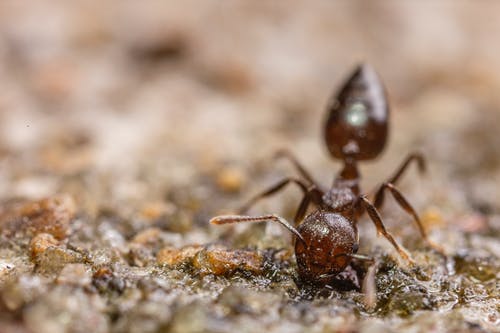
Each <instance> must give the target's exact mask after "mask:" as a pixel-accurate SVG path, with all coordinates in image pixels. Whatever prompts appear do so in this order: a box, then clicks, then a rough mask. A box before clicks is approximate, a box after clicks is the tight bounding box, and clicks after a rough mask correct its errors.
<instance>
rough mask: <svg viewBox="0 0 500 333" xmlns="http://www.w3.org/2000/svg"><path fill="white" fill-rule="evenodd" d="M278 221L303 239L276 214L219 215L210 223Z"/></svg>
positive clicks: (300, 237)
mask: <svg viewBox="0 0 500 333" xmlns="http://www.w3.org/2000/svg"><path fill="white" fill-rule="evenodd" d="M267 221H271V222H278V223H280V224H281V225H282V226H284V227H285V228H287V229H288V230H289V231H291V232H292V233H293V234H294V235H295V236H297V237H298V238H299V239H300V240H301V241H303V242H305V241H304V238H302V236H301V234H300V233H299V232H298V231H297V229H295V227H293V226H292V225H291V224H290V223H288V222H287V220H285V219H284V218H282V217H280V216H277V215H262V216H244V215H221V216H216V217H214V218H212V219H211V220H210V223H212V224H228V223H240V222H267Z"/></svg>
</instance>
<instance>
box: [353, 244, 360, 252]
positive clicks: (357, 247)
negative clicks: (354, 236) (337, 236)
mask: <svg viewBox="0 0 500 333" xmlns="http://www.w3.org/2000/svg"><path fill="white" fill-rule="evenodd" d="M358 249H359V245H358V244H354V245H353V246H352V253H357V252H358Z"/></svg>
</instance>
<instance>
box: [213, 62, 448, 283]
mask: <svg viewBox="0 0 500 333" xmlns="http://www.w3.org/2000/svg"><path fill="white" fill-rule="evenodd" d="M328 112H329V114H328V118H327V120H326V125H325V130H324V137H325V141H326V145H327V147H328V150H329V151H330V154H331V155H332V156H333V157H334V158H336V159H339V160H341V161H342V162H343V164H344V166H343V168H342V170H341V171H340V173H339V174H338V175H337V176H336V177H335V180H334V182H333V185H332V187H331V188H330V189H328V190H324V189H322V188H321V186H319V185H318V184H317V182H315V181H314V179H313V178H312V177H311V175H310V174H309V172H307V171H306V170H305V169H304V167H302V165H301V164H300V163H299V162H298V160H297V159H296V158H295V157H294V156H293V155H292V154H291V153H290V152H288V151H280V152H278V154H277V155H278V156H280V157H285V158H288V159H289V160H290V161H291V162H292V163H293V165H294V166H295V167H296V168H297V170H298V172H299V173H300V175H301V176H302V178H303V179H299V178H285V179H283V180H282V181H281V182H279V183H278V184H276V185H274V186H273V187H271V188H269V189H268V190H266V191H264V192H262V193H260V194H258V195H256V196H255V197H253V198H252V199H251V200H250V201H249V202H248V203H247V204H246V205H245V206H243V207H242V209H241V211H240V213H241V214H244V212H245V211H247V210H248V209H249V208H250V206H252V205H253V204H255V203H256V202H257V201H258V200H260V199H262V198H264V197H268V196H270V195H273V194H275V193H276V192H278V191H280V190H281V189H283V188H284V187H285V186H286V185H287V184H291V183H294V184H296V185H298V186H299V187H300V189H301V190H302V192H303V193H304V197H303V199H302V201H301V203H300V205H299V207H298V210H297V213H296V214H295V219H294V222H295V226H293V225H291V224H290V223H288V222H287V221H286V220H285V219H284V218H282V217H279V216H277V215H263V216H245V215H223V216H217V217H214V218H212V219H211V221H210V222H211V223H213V224H227V223H238V222H264V221H273V222H278V223H281V224H282V225H283V226H284V227H286V228H287V229H288V230H289V231H291V232H292V233H293V234H294V235H295V256H296V260H297V266H298V273H299V277H300V278H301V279H302V280H303V281H306V282H309V283H323V282H326V281H328V280H329V279H330V278H332V277H334V276H335V275H337V274H338V273H340V272H342V271H343V270H344V269H345V268H346V266H347V265H348V264H349V263H350V261H351V260H352V259H361V260H372V259H370V258H369V257H365V256H362V255H358V254H356V253H357V250H358V242H359V237H358V228H357V221H358V219H359V217H360V216H361V215H362V214H363V213H364V212H366V213H367V214H368V216H369V217H370V219H371V220H372V221H373V223H374V224H375V227H376V228H377V232H378V233H379V234H381V235H383V236H384V237H385V238H386V239H387V240H388V241H389V242H390V243H391V244H392V246H394V248H395V249H396V250H397V252H398V253H399V254H400V256H401V257H402V258H404V259H405V260H407V261H408V262H409V263H410V264H413V263H414V261H413V259H412V258H411V257H410V255H409V254H408V253H407V252H406V250H405V249H404V248H403V247H401V246H400V245H399V244H398V242H397V241H396V240H395V239H394V237H393V236H392V235H391V234H390V233H389V232H388V231H387V230H386V228H385V226H384V224H383V222H382V219H381V217H380V215H379V213H378V211H377V209H378V208H380V207H381V206H382V204H383V202H384V194H385V192H386V191H389V193H390V194H391V195H392V196H393V197H394V199H395V200H396V202H397V203H398V204H399V206H401V208H403V209H404V210H405V211H406V212H407V213H408V214H410V215H411V216H412V217H413V220H414V221H415V222H416V224H417V226H418V229H419V231H420V234H421V235H422V237H423V239H424V240H425V241H426V242H427V243H428V244H429V245H430V246H431V247H433V248H434V249H436V250H438V251H440V249H439V247H438V246H437V245H435V244H434V243H432V242H431V241H430V240H429V238H428V236H427V233H426V231H425V229H424V227H423V225H422V223H421V221H420V218H419V217H418V214H417V213H416V211H415V209H413V207H412V206H411V205H410V204H409V203H408V201H407V200H406V199H405V197H404V196H403V195H402V194H401V192H400V191H399V190H398V189H397V188H396V186H395V185H394V184H395V183H397V181H398V180H399V179H400V177H401V175H402V174H403V173H404V172H405V170H406V169H407V167H408V166H409V165H410V163H411V162H412V161H415V162H416V163H417V165H418V167H419V170H420V171H425V161H424V159H423V157H422V155H420V154H418V153H414V154H410V155H409V156H408V157H407V158H406V159H405V160H404V161H403V163H402V164H401V166H400V167H399V168H398V169H397V170H396V172H395V173H394V175H393V176H392V177H390V178H389V179H388V180H387V181H385V182H383V183H382V185H380V186H379V187H378V189H377V191H376V192H375V196H374V200H373V203H372V202H371V201H370V200H368V198H367V197H366V196H365V195H363V194H361V193H360V187H359V182H360V174H359V172H358V166H357V163H358V161H363V160H371V159H374V158H376V157H377V156H378V155H379V154H380V153H381V152H382V150H383V149H384V146H385V143H386V140H387V132H388V118H389V107H388V105H387V98H386V93H385V89H384V86H383V84H382V82H381V81H380V79H379V77H378V75H377V74H376V72H375V71H374V70H373V69H372V68H371V67H370V66H368V65H366V64H362V65H360V66H358V67H357V68H356V70H355V71H354V73H353V74H352V75H351V76H350V77H349V79H348V80H347V81H346V82H345V84H344V85H343V87H342V88H341V89H340V91H339V92H338V94H337V95H336V96H335V98H334V99H333V100H332V102H331V103H330V105H329V106H328ZM311 204H314V205H315V206H316V210H314V211H313V212H312V213H310V214H309V215H307V216H305V215H306V212H307V210H308V208H309V206H310V205H311ZM304 217H305V218H304Z"/></svg>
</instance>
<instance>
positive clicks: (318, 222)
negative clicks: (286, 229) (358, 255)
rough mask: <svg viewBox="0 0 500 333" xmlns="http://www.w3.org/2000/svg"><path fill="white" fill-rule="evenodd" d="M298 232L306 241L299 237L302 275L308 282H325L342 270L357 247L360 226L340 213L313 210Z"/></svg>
mask: <svg viewBox="0 0 500 333" xmlns="http://www.w3.org/2000/svg"><path fill="white" fill-rule="evenodd" d="M297 231H298V232H299V233H300V234H301V235H302V238H303V239H304V242H303V241H301V240H299V239H297V240H296V242H295V256H296V260H297V266H298V271H299V276H300V278H301V279H303V280H304V281H305V282H311V283H317V282H323V281H324V280H328V279H329V278H331V277H333V276H335V275H336V274H338V273H340V272H342V271H343V270H344V269H345V267H346V266H347V265H348V264H349V262H350V257H349V255H350V254H352V253H353V250H354V249H355V248H357V231H356V228H355V227H354V226H353V225H352V223H351V221H349V220H348V219H347V218H345V217H344V216H342V215H340V214H335V213H329V212H321V211H316V212H313V213H312V214H310V215H309V216H307V217H306V219H305V220H304V221H303V222H302V223H301V224H300V225H299V226H298V228H297Z"/></svg>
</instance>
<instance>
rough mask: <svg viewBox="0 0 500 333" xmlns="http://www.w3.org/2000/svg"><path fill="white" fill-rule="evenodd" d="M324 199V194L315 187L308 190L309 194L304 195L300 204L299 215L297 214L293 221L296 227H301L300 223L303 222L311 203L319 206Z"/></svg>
mask: <svg viewBox="0 0 500 333" xmlns="http://www.w3.org/2000/svg"><path fill="white" fill-rule="evenodd" d="M322 197H323V192H322V191H321V190H319V189H318V188H316V186H314V185H312V186H311V187H310V188H309V189H308V190H307V193H305V194H304V197H303V198H302V201H301V202H300V205H299V208H298V209H297V213H295V218H294V219H293V221H294V223H295V225H299V223H300V222H302V220H303V219H304V216H305V215H306V213H307V209H308V208H309V205H310V204H311V203H314V204H315V205H317V206H319V205H321V203H322V200H323V199H322Z"/></svg>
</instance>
